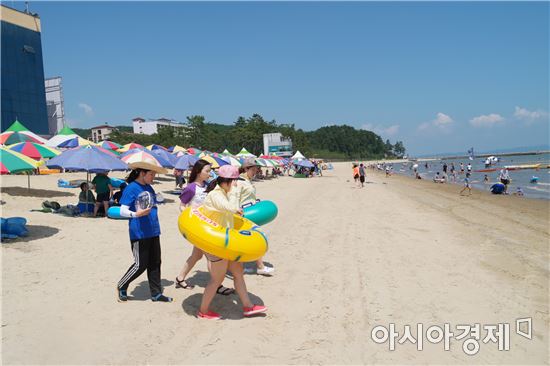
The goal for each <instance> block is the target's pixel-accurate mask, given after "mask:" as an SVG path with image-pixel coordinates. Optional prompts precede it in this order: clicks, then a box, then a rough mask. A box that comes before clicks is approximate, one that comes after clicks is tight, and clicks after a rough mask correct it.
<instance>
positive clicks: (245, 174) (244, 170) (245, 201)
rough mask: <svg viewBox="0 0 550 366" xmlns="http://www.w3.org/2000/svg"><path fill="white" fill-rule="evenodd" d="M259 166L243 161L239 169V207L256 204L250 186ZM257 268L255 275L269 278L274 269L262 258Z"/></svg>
mask: <svg viewBox="0 0 550 366" xmlns="http://www.w3.org/2000/svg"><path fill="white" fill-rule="evenodd" d="M258 169H259V165H258V163H256V161H255V160H254V159H248V160H245V161H244V162H243V164H242V166H241V168H240V169H239V172H240V173H241V175H240V176H239V178H240V179H239V180H238V181H237V187H238V188H239V189H240V190H241V199H240V201H239V205H240V207H245V206H246V205H250V204H255V203H256V187H254V184H252V179H253V178H254V176H256V173H257V172H258ZM256 266H257V267H258V269H257V271H256V273H257V274H259V275H264V276H271V275H272V274H273V272H274V271H275V269H274V268H273V267H267V266H265V265H264V261H263V257H262V258H260V259H258V260H257V261H256ZM251 271H253V269H249V268H247V269H246V273H252V272H251Z"/></svg>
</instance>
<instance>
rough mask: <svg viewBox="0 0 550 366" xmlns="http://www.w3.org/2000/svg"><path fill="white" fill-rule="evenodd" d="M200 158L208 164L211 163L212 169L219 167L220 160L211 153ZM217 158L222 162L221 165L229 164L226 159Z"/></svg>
mask: <svg viewBox="0 0 550 366" xmlns="http://www.w3.org/2000/svg"><path fill="white" fill-rule="evenodd" d="M201 159H203V160H206V161H207V162H209V163H210V165H212V169H217V168H219V167H220V162H219V161H218V160H217V159H219V158H215V157H213V156H212V155H205V156H203V157H202V158H201ZM219 160H220V161H222V162H223V163H222V165H229V163H228V162H227V161H225V160H222V159H219Z"/></svg>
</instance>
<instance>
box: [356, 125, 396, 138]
mask: <svg viewBox="0 0 550 366" xmlns="http://www.w3.org/2000/svg"><path fill="white" fill-rule="evenodd" d="M361 128H362V129H363V130H367V131H372V132H374V133H376V134H378V135H381V136H386V137H389V136H395V135H396V134H397V133H398V132H399V125H391V126H389V127H385V126H382V125H374V124H372V123H366V124H364V125H363V126H362V127H361Z"/></svg>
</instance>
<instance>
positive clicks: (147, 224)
mask: <svg viewBox="0 0 550 366" xmlns="http://www.w3.org/2000/svg"><path fill="white" fill-rule="evenodd" d="M147 168H150V169H151V170H149V169H143V168H137V169H134V170H132V172H131V173H130V176H129V177H128V179H127V182H128V186H127V187H126V188H125V189H124V192H123V193H122V198H121V199H120V205H121V206H120V215H121V216H122V217H129V218H130V221H129V231H130V243H131V248H132V253H133V255H134V264H132V265H131V266H130V268H128V271H126V273H125V274H124V276H122V278H121V279H120V281H119V282H118V285H117V293H118V301H119V302H121V301H127V300H128V295H127V291H128V285H130V282H132V281H133V280H135V279H136V278H138V277H139V276H140V275H141V274H142V273H143V272H144V271H145V270H147V279H148V280H149V289H150V291H151V299H152V300H153V301H162V302H171V301H172V298H171V297H167V296H164V295H163V294H162V286H161V283H160V263H161V257H160V225H159V220H158V216H157V206H156V194H155V190H154V189H153V187H151V183H153V179H154V178H155V175H156V171H155V170H153V169H156V168H155V166H147ZM161 169H162V168H160V167H159V168H158V169H156V170H158V171H159V172H162V171H161ZM140 200H145V201H149V205H147V206H149V207H145V208H144V207H140V206H142V205H140V204H139V202H140Z"/></svg>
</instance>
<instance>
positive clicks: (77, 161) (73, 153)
mask: <svg viewBox="0 0 550 366" xmlns="http://www.w3.org/2000/svg"><path fill="white" fill-rule="evenodd" d="M46 165H47V166H48V167H50V168H62V169H66V170H76V171H85V172H88V173H103V172H108V171H111V170H128V166H127V165H126V163H125V162H123V161H120V159H118V158H117V157H116V155H115V154H113V153H112V152H109V151H107V150H105V149H103V148H101V147H99V146H81V147H78V148H76V149H72V150H67V151H64V152H62V153H61V154H60V155H58V156H56V157H55V158H53V159H50V160H48V161H47V162H46Z"/></svg>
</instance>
